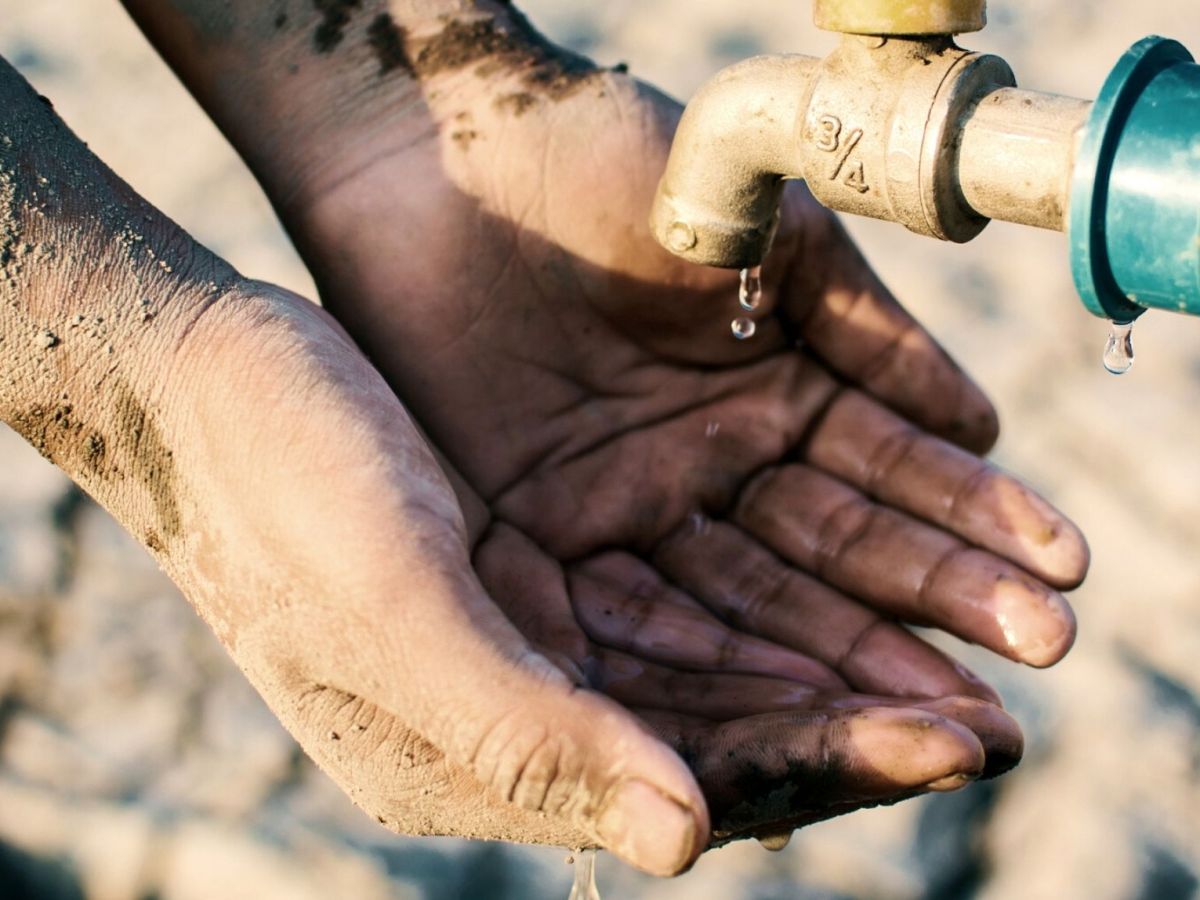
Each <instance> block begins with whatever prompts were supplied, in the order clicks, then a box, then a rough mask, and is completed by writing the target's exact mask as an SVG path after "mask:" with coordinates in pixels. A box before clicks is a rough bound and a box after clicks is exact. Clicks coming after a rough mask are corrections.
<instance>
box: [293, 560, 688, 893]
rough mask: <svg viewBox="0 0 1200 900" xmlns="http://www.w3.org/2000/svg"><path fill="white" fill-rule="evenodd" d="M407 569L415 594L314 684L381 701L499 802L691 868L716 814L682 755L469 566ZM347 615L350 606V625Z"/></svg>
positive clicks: (649, 860)
mask: <svg viewBox="0 0 1200 900" xmlns="http://www.w3.org/2000/svg"><path fill="white" fill-rule="evenodd" d="M414 568H415V567H414ZM431 569H436V570H437V571H436V573H435V572H431ZM406 574H407V578H405V581H406V582H407V583H406V590H405V591H404V594H405V597H406V599H405V601H404V602H403V603H395V602H393V603H392V604H390V605H389V607H388V608H387V609H386V610H379V609H376V610H374V611H373V612H372V613H371V614H370V615H369V616H367V617H365V618H366V620H367V621H370V622H372V623H374V624H373V626H372V627H371V628H370V629H369V631H367V632H363V631H359V633H358V639H357V641H356V642H355V644H356V645H355V648H354V653H353V654H347V653H338V654H333V655H331V656H330V657H328V658H332V659H336V660H337V663H336V665H330V666H328V667H326V666H320V667H319V669H323V670H324V671H319V670H318V671H314V670H313V669H312V668H309V669H308V672H307V673H306V678H307V680H309V681H315V682H317V683H323V684H326V685H330V686H332V687H336V688H338V689H340V690H343V691H346V692H349V693H352V694H357V695H359V696H364V697H366V698H367V699H369V700H371V701H372V702H374V703H376V704H378V705H379V706H380V707H382V708H383V709H384V710H385V711H387V712H389V713H391V714H392V715H394V716H395V717H396V719H398V720H399V721H401V722H403V723H404V725H405V726H406V727H407V728H408V729H411V730H413V731H415V732H416V733H418V734H419V735H421V736H422V737H423V738H424V739H425V740H426V741H428V742H429V743H430V744H432V745H433V746H434V747H436V748H437V749H438V750H440V751H441V752H442V753H443V754H444V755H445V757H446V762H447V763H448V764H449V765H450V766H451V767H452V768H457V769H462V770H465V771H466V772H468V773H470V774H471V775H472V776H473V777H474V779H475V780H476V781H477V782H478V783H479V786H480V789H482V790H485V791H487V792H489V793H490V794H491V795H492V796H491V797H490V798H487V800H489V801H491V800H498V801H501V802H502V803H511V804H514V805H515V806H518V807H520V808H522V809H525V810H529V811H531V812H533V813H535V814H536V816H537V817H539V818H543V819H545V818H547V817H549V818H551V819H557V820H558V821H559V822H561V823H562V824H563V825H569V826H570V827H566V828H561V829H559V828H556V827H553V826H552V827H551V829H550V830H551V831H555V832H559V833H564V832H568V833H571V834H583V835H586V836H587V837H588V838H590V839H591V840H592V841H594V842H595V844H596V845H598V846H601V847H604V848H605V849H607V850H609V851H611V852H612V853H613V854H614V855H615V856H618V857H619V858H621V859H622V860H624V861H625V862H627V863H629V864H630V865H632V866H634V867H636V868H638V869H641V870H643V871H645V872H648V873H650V874H653V875H663V876H666V875H675V874H678V873H679V872H682V871H684V870H685V869H686V868H688V867H689V866H690V865H691V864H692V863H693V862H694V861H695V859H696V858H697V856H699V854H700V852H701V851H702V850H703V849H704V848H705V847H706V846H707V844H708V840H709V819H708V811H707V808H706V805H705V802H704V798H703V794H702V793H701V791H700V788H699V785H698V784H697V782H696V780H695V778H694V777H693V775H692V774H691V772H690V771H689V769H688V767H687V766H686V765H685V764H684V762H683V760H682V759H681V758H680V757H679V756H678V755H677V754H676V753H675V752H674V751H673V750H672V749H670V748H669V747H667V746H666V744H664V743H662V742H661V741H660V740H659V739H658V738H657V737H655V736H654V735H653V734H652V733H651V732H650V731H649V729H648V728H647V727H646V726H644V725H643V724H642V723H641V721H640V720H639V719H637V718H636V717H635V716H634V715H633V714H632V713H631V712H629V711H628V710H626V709H625V708H623V707H621V706H620V705H618V704H617V703H615V702H614V701H612V700H609V699H608V698H606V697H603V696H601V695H600V694H597V693H593V692H591V691H588V690H586V689H582V688H580V687H578V686H576V685H575V684H573V683H572V682H571V681H570V680H569V679H568V678H567V677H566V675H564V674H563V672H562V671H561V670H560V669H559V668H557V667H556V666H555V665H554V664H553V663H551V662H550V661H549V660H548V659H547V658H546V657H544V656H543V655H541V654H540V653H538V652H536V651H535V650H534V649H533V648H532V647H531V646H530V645H529V643H528V642H527V641H526V640H525V638H524V637H523V636H522V635H521V633H520V632H519V631H517V629H516V628H515V627H514V626H513V625H512V624H511V623H510V622H509V620H508V619H507V618H505V616H504V614H503V613H502V612H501V611H500V609H499V608H498V607H497V606H496V605H495V604H494V603H493V602H492V600H491V598H490V597H489V596H488V595H487V593H486V592H485V590H484V588H483V587H482V585H480V583H479V581H478V580H477V578H476V577H475V575H474V572H473V571H472V570H471V569H470V567H469V563H465V561H464V565H463V566H462V567H459V566H438V567H428V566H427V567H424V572H423V573H422V572H420V571H419V570H418V571H414V570H413V568H409V570H408V572H407V573H406ZM345 618H346V617H345V610H344V608H343V609H342V610H341V612H340V613H339V616H338V623H337V624H338V627H339V628H340V629H341V630H343V631H344V628H345ZM360 621H362V620H361V619H360ZM387 622H391V623H392V624H391V625H390V626H385V625H384V624H383V623H387ZM331 629H332V623H331ZM322 655H323V654H315V653H312V652H306V653H305V656H306V657H307V658H308V659H309V660H312V659H314V658H319V657H320V656H322ZM488 805H491V803H489V804H488ZM546 824H551V823H546ZM543 832H544V829H543ZM481 836H485V837H497V836H503V837H505V838H510V839H515V840H530V839H532V838H531V835H525V834H521V833H518V834H510V833H504V834H503V835H499V834H482V835H481Z"/></svg>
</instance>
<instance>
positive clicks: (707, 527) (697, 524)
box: [688, 512, 712, 537]
mask: <svg viewBox="0 0 1200 900" xmlns="http://www.w3.org/2000/svg"><path fill="white" fill-rule="evenodd" d="M688 527H689V528H691V529H692V534H693V535H696V536H698V537H703V536H704V535H706V534H708V533H709V531H711V530H712V522H711V521H710V520H709V518H708V516H706V515H705V514H704V513H698V512H696V513H692V514H691V515H690V516H688Z"/></svg>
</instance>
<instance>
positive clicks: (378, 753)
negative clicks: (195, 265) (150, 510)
mask: <svg viewBox="0 0 1200 900" xmlns="http://www.w3.org/2000/svg"><path fill="white" fill-rule="evenodd" d="M172 370H173V372H174V373H176V374H174V375H172V378H173V380H174V381H175V382H176V383H177V388H176V390H174V391H173V392H172V397H173V399H174V401H175V402H174V403H173V404H172V405H171V406H170V407H169V408H167V409H166V410H165V411H164V412H163V414H162V415H160V416H159V417H157V418H156V421H157V422H158V426H157V427H158V428H160V429H161V431H160V432H159V434H160V437H161V439H163V440H164V441H165V442H166V443H167V445H168V446H171V447H173V448H174V449H173V455H172V466H173V469H174V471H175V472H176V473H177V477H176V479H175V482H174V484H173V485H172V487H171V489H172V490H173V491H174V492H175V494H176V499H175V500H174V501H173V502H174V503H175V505H176V507H177V510H178V517H179V522H180V530H179V533H178V534H174V535H172V538H171V541H170V543H169V545H166V546H161V545H160V546H157V547H156V548H155V549H156V550H157V552H158V553H159V555H160V559H162V560H163V562H164V564H165V565H166V567H167V568H168V570H169V571H170V572H171V573H172V575H173V576H174V577H175V578H176V580H177V581H178V582H179V583H180V585H181V586H182V587H183V589H184V590H185V592H186V593H187V595H188V596H189V598H190V599H191V600H192V601H193V603H194V604H195V605H196V607H197V608H198V610H199V611H200V612H201V613H202V614H203V615H204V616H205V618H206V619H207V621H208V622H209V623H210V624H211V625H212V626H213V627H214V629H215V630H216V632H217V634H218V635H219V636H220V637H221V639H222V640H223V642H224V643H225V644H226V646H227V647H228V649H229V650H230V652H231V654H232V655H233V656H234V658H235V659H236V660H237V662H238V663H239V665H240V666H241V667H242V669H243V670H244V671H245V672H246V674H247V676H248V677H249V678H250V680H251V681H252V682H253V683H254V685H255V686H256V687H257V688H258V690H259V691H260V692H261V693H262V695H263V697H264V698H265V699H266V700H267V702H268V703H269V704H270V706H271V708H272V709H273V710H274V711H275V713H276V714H277V715H278V716H279V717H280V719H281V720H282V721H283V723H284V724H285V725H286V726H287V727H288V729H289V730H290V731H291V732H292V733H293V734H294V735H295V736H296V737H297V738H298V739H299V741H300V742H301V744H302V745H303V746H304V748H305V749H306V751H307V752H308V753H309V754H310V755H311V756H312V757H313V758H314V759H316V761H317V762H318V763H319V764H320V765H321V766H322V767H323V768H324V769H325V770H326V771H327V772H328V773H329V774H330V775H331V776H332V777H333V778H334V780H335V781H337V782H338V783H339V784H340V785H341V786H342V787H343V788H344V789H345V790H346V791H347V793H349V795H350V796H351V797H352V798H353V799H354V800H355V801H356V802H357V803H358V804H359V805H360V806H362V807H363V808H364V809H365V810H366V811H368V812H369V813H370V814H372V815H373V816H375V817H376V818H377V819H378V820H379V821H380V822H381V823H383V824H384V825H386V826H388V827H390V828H392V829H394V830H397V831H400V832H402V833H405V834H445V835H461V836H470V837H479V838H487V839H505V840H515V841H525V842H539V843H553V844H558V845H562V846H581V845H588V846H593V845H598V846H602V847H606V848H607V849H609V850H612V851H613V852H614V853H616V854H617V855H619V856H620V857H621V858H623V859H625V860H626V861H627V862H630V863H631V864H633V865H636V866H638V867H640V868H642V869H644V870H646V871H648V872H652V873H654V874H659V875H668V874H674V873H677V872H679V871H681V870H682V869H684V868H686V867H687V866H688V865H689V864H690V863H691V862H692V861H693V860H694V859H695V857H696V856H697V854H698V853H699V852H700V851H701V850H702V849H704V847H706V846H708V845H709V842H710V839H711V834H710V808H711V810H712V812H713V813H715V814H717V815H718V816H720V820H721V822H722V823H723V824H722V829H723V831H722V835H725V834H727V833H738V834H740V833H746V834H750V833H754V834H757V833H761V832H762V831H763V829H764V827H765V828H766V830H767V831H768V832H771V833H774V832H776V831H779V830H781V829H783V830H790V828H791V827H793V826H794V825H795V824H797V823H799V822H801V821H809V820H812V819H814V818H819V817H822V816H826V815H830V814H833V813H836V812H839V811H845V810H846V809H849V808H853V807H855V806H861V805H866V804H871V803H877V802H886V801H890V800H894V799H896V798H897V797H898V796H903V795H905V794H907V793H911V792H915V791H920V790H946V789H952V788H955V787H958V786H961V785H962V784H963V783H965V781H966V780H969V779H971V778H974V777H976V776H977V775H979V774H981V773H982V772H984V771H985V769H986V768H987V767H988V766H989V765H990V766H991V767H992V768H996V767H998V766H999V767H1003V766H1005V765H1008V764H1011V762H1013V761H1015V759H1016V758H1017V757H1018V756H1019V755H1020V734H1019V731H1018V730H1017V729H1016V726H1015V725H1014V724H1013V723H1012V721H1011V720H1010V719H1009V718H1008V717H1007V716H1006V715H1005V714H1004V713H1003V712H1001V711H1000V710H999V709H996V708H994V707H992V706H991V705H990V704H988V703H985V702H983V701H980V700H971V699H966V698H958V699H951V700H949V701H935V702H927V703H914V702H911V701H903V702H899V701H897V700H895V699H894V698H890V697H871V696H864V695H862V694H861V693H859V692H857V691H855V690H853V689H851V688H850V687H849V685H848V682H847V678H846V677H844V676H843V674H842V673H843V672H844V671H849V670H848V669H846V667H845V666H837V665H834V664H831V663H829V662H826V661H824V660H823V658H822V657H823V656H824V652H823V651H822V650H821V649H819V648H818V649H817V650H816V651H815V652H813V653H811V654H810V653H804V652H798V651H796V650H793V649H790V648H789V647H787V646H785V645H784V644H780V643H774V642H771V641H767V640H764V639H762V638H757V637H754V636H752V635H750V634H747V633H745V632H744V631H740V630H738V629H735V628H731V627H729V626H728V625H726V624H724V623H722V622H721V621H720V620H718V619H717V618H716V617H714V616H713V615H712V614H711V613H710V612H708V611H707V610H706V609H705V608H704V607H702V606H701V605H700V604H698V603H697V602H696V601H695V600H693V599H691V598H690V597H688V596H687V595H685V594H684V593H682V592H680V591H676V590H673V589H671V588H670V587H668V586H667V585H666V584H665V583H663V582H662V580H661V578H660V577H659V576H658V575H657V574H656V572H655V570H654V568H652V567H650V566H648V565H646V564H645V563H642V562H641V561H639V560H637V559H636V558H634V557H632V556H630V555H628V554H625V553H621V552H615V551H614V552H611V553H608V554H598V555H594V556H592V557H591V558H589V559H587V560H583V561H580V562H579V563H577V564H572V565H569V566H567V565H563V564H562V563H561V562H559V561H558V560H556V559H554V558H553V557H551V556H550V555H548V554H546V553H545V552H544V551H542V550H541V549H539V548H538V547H537V546H536V545H535V544H534V543H533V542H532V541H530V540H529V539H528V538H527V537H525V536H524V535H522V534H521V533H520V532H518V531H517V530H516V529H514V528H513V527H512V526H510V525H507V524H505V523H503V522H500V521H494V522H488V521H487V518H486V513H483V514H480V511H479V509H478V508H477V507H476V502H477V500H476V498H474V497H473V496H472V495H471V492H470V490H469V489H468V488H466V487H465V486H463V485H461V484H459V485H458V492H459V493H458V496H456V495H455V493H454V491H453V490H452V488H451V485H450V484H449V483H448V482H447V481H446V480H445V478H444V477H443V468H442V466H441V465H440V464H439V463H438V461H437V460H436V458H435V456H434V455H433V454H432V453H431V451H430V450H429V449H428V448H427V446H426V444H425V442H424V440H423V439H422V436H421V435H420V433H419V432H418V431H417V429H416V428H415V426H414V425H413V424H412V422H411V421H410V420H409V419H408V417H407V415H406V413H405V411H404V409H403V408H402V407H401V406H400V404H399V402H398V401H397V399H396V397H395V396H394V395H393V394H392V392H391V391H390V389H389V388H388V387H387V386H386V384H385V383H384V382H383V380H382V378H381V377H380V376H379V375H378V373H377V372H375V371H374V370H373V369H372V368H371V366H370V365H369V364H368V363H367V361H366V360H365V359H364V358H363V357H362V355H361V354H360V353H359V352H358V351H357V350H356V348H355V347H354V346H353V344H352V343H351V342H350V341H349V339H348V338H347V337H346V336H345V334H344V333H343V332H342V331H341V330H340V329H339V328H338V327H337V326H336V325H335V324H334V323H333V322H332V321H331V320H330V319H329V318H328V316H326V315H325V314H324V313H323V312H321V311H320V310H318V309H317V308H315V307H313V306H311V305H310V304H308V303H307V302H305V301H302V300H300V299H299V298H296V297H294V296H291V295H288V294H286V293H285V292H282V291H279V290H278V289H275V288H272V287H269V286H265V285H261V284H243V285H241V286H240V287H238V288H237V289H236V290H234V291H232V292H230V293H229V294H226V295H225V296H223V297H222V298H221V299H219V300H215V301H212V303H211V305H209V306H208V307H207V308H205V309H203V310H201V311H200V312H199V313H198V314H197V315H196V317H195V321H194V324H193V325H192V326H191V327H190V328H189V329H188V337H187V340H186V342H185V343H183V345H182V347H181V349H180V350H179V352H178V354H177V356H176V357H175V358H174V359H173V364H172ZM200 373H204V374H203V377H199V375H200ZM178 385H186V392H184V391H182V390H180V389H179V388H178ZM184 397H186V401H187V402H182V400H183V398H184ZM460 504H462V505H465V509H464V507H463V506H462V505H460ZM464 512H465V515H464ZM723 527H724V526H719V525H717V524H715V523H714V524H713V525H712V526H711V527H706V529H705V531H704V533H697V534H696V535H695V538H696V539H698V540H707V539H709V538H712V537H714V536H716V535H717V534H719V532H720V530H721V529H722V528H723ZM472 547H473V548H474V553H473V556H474V559H473V560H472ZM663 552H664V553H665V554H668V555H669V554H670V553H671V550H670V548H669V547H668V546H667V545H664V547H663ZM477 573H478V574H477ZM748 621H749V620H748ZM784 643H787V642H786V641H785V642H784ZM818 643H819V642H818ZM814 646H815V645H814ZM873 652H875V651H872V650H864V651H863V652H862V653H861V654H857V656H858V657H859V658H860V659H865V658H867V656H869V655H870V654H872V653H873ZM589 687H596V688H601V689H603V690H605V691H606V692H607V693H608V694H609V695H610V696H609V697H605V696H602V695H601V694H600V693H597V692H596V691H593V690H587V689H584V688H589ZM985 748H986V749H985ZM989 752H990V753H991V755H992V756H991V759H988V758H986V757H987V754H988V753H989ZM685 758H686V759H687V760H688V761H689V762H691V764H692V765H693V766H695V768H696V775H693V774H692V772H690V771H689V769H688V766H687V765H686V764H685V762H684V759H685ZM798 771H809V772H813V773H818V772H819V780H818V782H817V783H815V784H814V785H805V784H804V781H803V779H801V780H799V781H798V780H797V777H796V773H797V772H798ZM729 772H738V773H740V774H741V776H742V777H743V778H745V779H753V780H754V783H753V784H752V785H751V784H747V785H745V786H743V787H741V788H739V789H738V790H736V791H731V790H730V789H729V788H728V786H727V785H726V784H725V782H726V781H727V780H728V777H727V776H728V773H729ZM697 775H698V776H699V777H700V778H701V779H702V780H703V781H704V782H705V783H706V784H705V787H709V786H710V785H711V786H712V788H713V789H712V790H711V791H710V792H709V793H710V798H709V800H708V801H706V799H705V797H704V796H703V795H702V792H701V787H700V785H698V783H697V781H696V777H697ZM780 790H783V791H785V793H787V796H786V798H785V799H783V800H781V799H780V796H781V795H780V793H779V792H780ZM710 804H711V807H710ZM719 836H721V835H719Z"/></svg>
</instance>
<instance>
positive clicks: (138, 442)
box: [0, 60, 240, 550]
mask: <svg viewBox="0 0 1200 900" xmlns="http://www.w3.org/2000/svg"><path fill="white" fill-rule="evenodd" d="M239 283H240V278H239V276H238V275H237V273H236V272H234V271H233V269H231V268H230V267H229V266H228V265H226V264H225V263H223V262H222V261H220V260H219V259H217V258H216V257H214V256H213V255H212V254H210V253H208V252H207V251H205V250H204V249H203V248H201V247H199V246H198V245H197V244H196V243H195V242H194V241H192V240H191V238H189V237H188V236H187V235H186V234H185V233H184V232H183V231H182V230H181V229H179V228H178V227H177V226H175V225H174V224H173V223H172V222H170V221H169V220H168V219H166V217H164V216H163V215H162V214H161V213H159V212H158V211H157V210H155V209H154V208H153V207H151V206H150V205H148V204H147V203H145V202H144V201H143V200H141V198H139V197H138V196H137V195H136V194H135V193H134V192H133V191H132V190H131V189H130V188H129V187H128V186H127V185H126V184H124V183H123V182H122V181H121V180H120V179H119V178H118V177H117V176H116V175H114V174H113V173H112V172H111V171H110V170H109V169H108V168H107V167H105V166H104V164H103V163H101V162H100V161H99V160H98V159H96V157H95V156H93V155H92V154H91V152H90V151H88V149H87V148H86V146H85V145H84V144H83V143H82V142H81V141H80V140H79V139H78V138H77V137H76V136H75V135H74V134H73V133H72V132H71V131H70V130H69V129H68V128H67V127H66V125H64V124H63V122H62V121H61V120H60V119H59V118H58V117H57V115H56V114H55V113H54V111H53V108H52V105H51V102H50V100H48V99H47V98H45V97H42V96H39V94H38V93H37V92H36V91H35V90H34V89H33V88H32V87H31V86H30V85H29V84H28V83H27V82H26V81H25V80H24V79H23V78H22V77H21V76H20V75H19V74H18V73H17V72H16V71H15V70H14V69H13V68H12V67H11V66H9V65H8V64H7V63H6V62H4V61H2V60H0V420H2V421H4V422H6V423H7V424H9V425H11V426H12V427H13V428H14V429H16V430H17V431H18V432H19V433H21V434H22V435H23V436H24V437H25V438H26V439H27V440H28V441H29V442H30V443H31V444H33V446H34V447H36V448H37V449H38V450H39V451H40V452H41V453H42V454H43V455H44V456H46V457H47V458H48V459H50V460H51V461H53V462H54V463H56V464H57V465H59V466H60V467H62V468H63V469H64V470H65V471H66V472H67V473H68V474H69V475H71V476H72V477H73V478H75V479H76V480H77V481H78V482H79V483H80V484H81V485H82V486H83V487H84V488H85V489H87V490H88V491H89V492H90V493H92V494H93V495H94V496H96V497H97V498H98V499H100V500H101V501H102V502H103V503H105V505H107V506H108V507H109V508H110V509H111V510H113V511H114V512H115V513H116V514H117V515H118V517H119V518H121V519H122V521H123V522H124V523H125V524H126V525H127V526H128V527H129V528H130V529H131V530H132V531H133V533H134V534H136V535H137V536H138V537H139V538H140V539H141V540H142V541H143V542H144V543H145V544H147V545H148V546H150V547H151V548H153V549H156V550H165V549H166V548H167V547H168V546H169V545H170V544H171V543H172V541H173V540H174V539H175V538H176V537H177V536H178V535H179V533H180V530H181V527H182V519H181V515H180V498H179V496H178V493H177V492H178V491H179V490H180V484H179V483H178V479H177V478H176V468H177V466H176V462H175V456H174V451H173V447H172V441H171V440H170V439H169V437H168V435H167V433H166V431H167V429H166V428H165V427H164V425H163V421H162V420H163V415H164V411H165V409H166V408H167V407H169V406H170V405H171V404H172V403H173V402H175V400H174V398H175V397H177V396H178V395H179V385H180V384H182V383H183V382H186V380H187V379H188V378H190V377H192V376H194V375H195V374H196V373H193V372H188V371H185V370H184V369H182V368H181V367H180V366H179V365H178V364H177V363H178V359H179V350H180V348H181V347H182V346H183V345H184V344H186V343H187V342H188V340H189V335H190V334H191V332H192V329H193V327H194V325H195V324H196V322H197V321H198V320H199V319H200V318H201V317H202V316H204V315H205V314H206V312H208V311H209V310H210V309H211V308H213V307H214V306H217V305H220V304H221V302H222V300H223V299H228V297H229V295H230V292H231V291H233V290H234V289H235V288H236V287H237V285H238V284H239Z"/></svg>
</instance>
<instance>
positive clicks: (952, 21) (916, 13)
mask: <svg viewBox="0 0 1200 900" xmlns="http://www.w3.org/2000/svg"><path fill="white" fill-rule="evenodd" d="M986 7H987V0H814V18H815V19H816V23H817V27H818V28H823V29H825V30H826V31H840V32H843V33H845V34H888V35H893V34H905V35H929V34H964V33H966V32H968V31H979V30H981V29H982V28H983V26H984V25H985V24H987V11H986Z"/></svg>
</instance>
